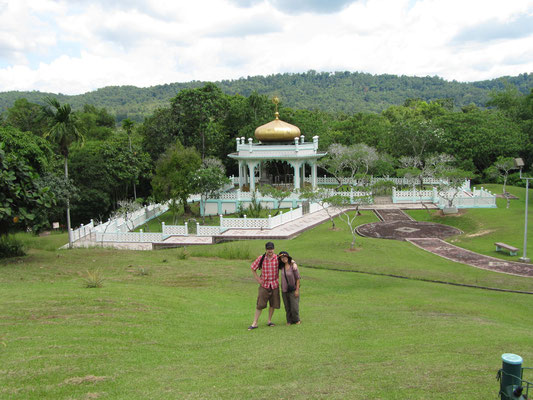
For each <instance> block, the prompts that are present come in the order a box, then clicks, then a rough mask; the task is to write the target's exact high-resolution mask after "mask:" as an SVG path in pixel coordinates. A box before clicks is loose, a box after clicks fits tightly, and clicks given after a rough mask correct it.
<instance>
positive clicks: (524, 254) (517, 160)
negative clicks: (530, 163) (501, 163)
mask: <svg viewBox="0 0 533 400" xmlns="http://www.w3.org/2000/svg"><path fill="white" fill-rule="evenodd" d="M514 163H515V165H516V166H517V167H518V168H520V179H525V180H526V216H525V225H524V250H523V252H522V257H520V261H522V262H527V263H528V262H529V261H530V260H529V258H527V207H528V200H529V193H528V192H529V180H530V179H533V178H530V177H525V176H522V168H523V167H524V160H522V159H521V158H515V159H514Z"/></svg>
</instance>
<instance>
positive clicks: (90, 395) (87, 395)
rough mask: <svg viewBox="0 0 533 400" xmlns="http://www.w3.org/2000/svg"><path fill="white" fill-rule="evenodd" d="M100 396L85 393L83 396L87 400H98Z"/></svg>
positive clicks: (98, 394)
mask: <svg viewBox="0 0 533 400" xmlns="http://www.w3.org/2000/svg"><path fill="white" fill-rule="evenodd" d="M100 396H102V394H101V393H87V394H85V399H87V400H89V399H98V398H100Z"/></svg>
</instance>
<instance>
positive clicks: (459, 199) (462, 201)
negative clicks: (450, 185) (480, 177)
mask: <svg viewBox="0 0 533 400" xmlns="http://www.w3.org/2000/svg"><path fill="white" fill-rule="evenodd" d="M454 194H455V192H452V191H450V192H449V193H446V194H445V193H439V199H438V201H437V202H436V204H437V206H438V207H439V208H440V209H443V208H446V207H449V202H448V200H447V198H449V199H451V198H452V197H453V195H454ZM452 207H457V208H496V196H495V195H494V194H493V193H492V192H490V191H488V190H485V189H484V188H480V189H474V190H473V191H472V192H467V191H460V192H459V193H458V194H457V195H456V196H455V198H453V202H452Z"/></svg>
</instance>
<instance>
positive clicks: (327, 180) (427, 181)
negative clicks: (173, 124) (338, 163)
mask: <svg viewBox="0 0 533 400" xmlns="http://www.w3.org/2000/svg"><path fill="white" fill-rule="evenodd" d="M230 180H231V182H233V184H234V185H238V184H239V177H238V176H237V177H236V176H233V175H232V176H230ZM311 180H312V177H311V176H306V177H304V181H305V182H308V183H311ZM340 181H341V183H342V184H343V185H348V184H352V185H353V186H367V185H373V184H375V183H377V182H386V181H388V182H393V183H394V184H395V185H397V186H404V185H413V184H416V185H418V184H419V183H420V180H419V179H413V178H390V177H382V178H377V177H373V176H369V177H366V178H365V179H359V180H358V179H354V180H351V179H349V178H341V179H340ZM243 183H245V184H249V183H250V179H249V177H247V179H246V182H244V181H243ZM317 183H318V184H319V185H338V184H339V181H338V180H337V179H335V178H334V177H331V176H326V175H324V176H319V177H317ZM422 183H423V184H424V185H442V184H443V183H444V184H447V183H448V180H446V179H437V178H431V177H426V178H423V180H422Z"/></svg>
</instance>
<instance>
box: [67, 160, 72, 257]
mask: <svg viewBox="0 0 533 400" xmlns="http://www.w3.org/2000/svg"><path fill="white" fill-rule="evenodd" d="M65 179H66V180H67V181H68V157H67V156H65ZM67 232H68V248H69V249H71V248H72V243H73V240H72V229H71V225H70V196H69V194H68V193H67Z"/></svg>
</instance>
